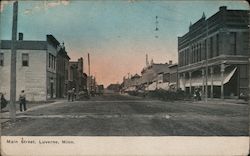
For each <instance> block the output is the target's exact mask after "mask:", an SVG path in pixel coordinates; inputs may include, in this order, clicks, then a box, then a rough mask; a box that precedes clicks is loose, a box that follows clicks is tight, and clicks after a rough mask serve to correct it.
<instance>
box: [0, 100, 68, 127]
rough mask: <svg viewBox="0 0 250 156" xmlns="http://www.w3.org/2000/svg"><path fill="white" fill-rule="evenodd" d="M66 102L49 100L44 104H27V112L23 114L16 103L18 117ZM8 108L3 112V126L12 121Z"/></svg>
mask: <svg viewBox="0 0 250 156" xmlns="http://www.w3.org/2000/svg"><path fill="white" fill-rule="evenodd" d="M64 101H66V100H64V99H59V100H58V99H53V100H48V101H44V102H27V104H26V107H27V110H26V111H23V112H20V110H19V103H16V116H18V115H19V114H23V113H25V112H29V111H32V110H36V109H39V108H43V107H48V106H51V105H53V104H58V103H61V102H64ZM8 106H9V105H7V107H5V108H4V109H2V110H1V124H2V123H4V122H7V121H9V120H10V113H9V107H8Z"/></svg>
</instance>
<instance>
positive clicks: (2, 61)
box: [0, 53, 4, 66]
mask: <svg viewBox="0 0 250 156" xmlns="http://www.w3.org/2000/svg"><path fill="white" fill-rule="evenodd" d="M3 64H4V55H3V53H0V66H3Z"/></svg>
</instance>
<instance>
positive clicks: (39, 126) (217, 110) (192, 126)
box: [1, 94, 249, 136]
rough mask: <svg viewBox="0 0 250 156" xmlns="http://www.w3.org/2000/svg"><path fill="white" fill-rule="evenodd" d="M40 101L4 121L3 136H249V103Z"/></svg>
mask: <svg viewBox="0 0 250 156" xmlns="http://www.w3.org/2000/svg"><path fill="white" fill-rule="evenodd" d="M42 105H43V104H39V106H40V107H39V106H37V108H36V107H33V108H30V109H29V110H28V111H27V112H22V113H18V114H17V119H16V122H15V123H13V122H11V121H7V122H4V123H2V125H1V128H2V135H7V136H248V128H249V125H248V105H247V104H219V103H218V104H216V103H214V104H211V103H210V104H204V103H202V102H199V103H194V102H187V101H186V102H182V101H175V102H163V101H158V100H150V99H143V98H140V97H133V96H128V95H119V94H105V95H104V96H97V97H93V98H91V99H90V100H88V101H74V102H68V101H65V100H64V101H60V102H56V103H51V104H46V105H45V104H44V106H42Z"/></svg>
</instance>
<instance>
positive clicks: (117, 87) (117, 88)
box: [107, 84, 120, 92]
mask: <svg viewBox="0 0 250 156" xmlns="http://www.w3.org/2000/svg"><path fill="white" fill-rule="evenodd" d="M107 89H108V90H110V91H114V92H119V91H120V84H110V85H109V86H108V87H107Z"/></svg>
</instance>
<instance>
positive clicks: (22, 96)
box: [19, 90, 27, 112]
mask: <svg viewBox="0 0 250 156" xmlns="http://www.w3.org/2000/svg"><path fill="white" fill-rule="evenodd" d="M19 103H20V111H21V112H22V111H23V109H24V111H26V110H27V109H26V96H25V92H24V90H22V91H21V94H20V96H19Z"/></svg>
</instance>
